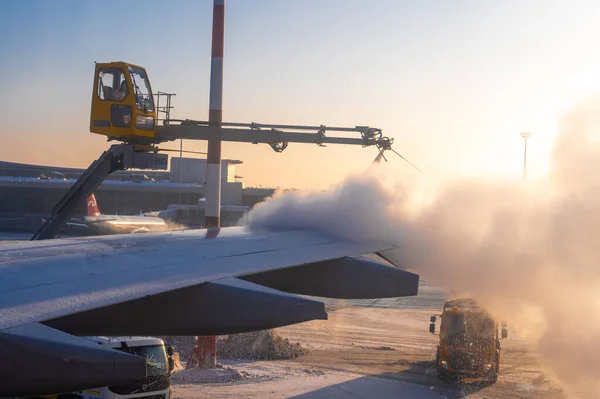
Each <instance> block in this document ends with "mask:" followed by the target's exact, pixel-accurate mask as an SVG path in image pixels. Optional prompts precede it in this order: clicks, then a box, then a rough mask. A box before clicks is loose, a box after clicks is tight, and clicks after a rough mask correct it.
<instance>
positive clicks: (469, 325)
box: [429, 298, 508, 382]
mask: <svg viewBox="0 0 600 399" xmlns="http://www.w3.org/2000/svg"><path fill="white" fill-rule="evenodd" d="M440 317H441V325H440V334H439V337H440V340H439V345H438V348H437V355H436V371H437V376H438V378H440V379H442V380H450V381H457V380H459V379H461V378H487V379H488V380H490V381H491V382H496V381H497V379H498V374H499V372H500V340H501V339H504V338H506V337H507V336H508V332H507V329H506V326H505V325H504V324H503V325H502V329H501V335H499V334H498V330H499V327H500V326H499V323H497V322H496V320H495V319H494V318H493V317H492V315H491V314H490V313H489V312H488V311H487V310H485V309H483V308H481V307H479V306H478V305H477V303H476V302H475V300H473V299H471V298H464V299H455V300H451V301H448V302H446V304H445V305H444V310H443V312H442V314H441V316H440ZM436 318H437V317H436V316H431V320H430V321H431V324H430V326H429V331H430V332H431V333H432V334H433V333H435V322H436Z"/></svg>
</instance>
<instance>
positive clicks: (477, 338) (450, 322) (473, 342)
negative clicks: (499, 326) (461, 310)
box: [440, 314, 495, 347]
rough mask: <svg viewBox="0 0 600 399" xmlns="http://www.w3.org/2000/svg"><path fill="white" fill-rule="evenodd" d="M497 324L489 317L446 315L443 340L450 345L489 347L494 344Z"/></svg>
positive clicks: (442, 327) (443, 320) (443, 324)
mask: <svg viewBox="0 0 600 399" xmlns="http://www.w3.org/2000/svg"><path fill="white" fill-rule="evenodd" d="M494 333H495V323H494V320H493V319H491V318H489V317H481V316H480V315H479V316H478V315H469V316H467V317H465V315H463V314H454V315H445V316H443V317H442V326H441V329H440V334H441V339H442V340H444V341H446V342H447V343H448V344H450V345H467V346H477V347H482V346H489V345H492V344H493V343H494V338H495V337H494V335H495V334H494Z"/></svg>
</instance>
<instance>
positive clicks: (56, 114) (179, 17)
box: [0, 0, 600, 188]
mask: <svg viewBox="0 0 600 399" xmlns="http://www.w3.org/2000/svg"><path fill="white" fill-rule="evenodd" d="M0 15H2V16H3V24H1V25H0V54H2V63H1V64H0V68H1V69H0V71H1V72H2V74H1V76H2V94H3V95H2V96H0V116H1V117H2V122H3V123H2V128H1V130H0V132H1V135H2V136H1V137H2V139H3V143H4V146H3V148H2V149H0V159H1V160H10V161H21V162H36V163H42V164H51V165H61V164H63V165H67V166H81V167H85V166H87V165H88V164H89V163H90V162H91V161H92V160H93V159H94V158H95V157H96V156H98V155H99V154H100V153H101V152H102V151H103V150H104V149H105V148H107V146H108V144H107V143H106V142H105V141H104V139H103V138H102V137H100V136H97V135H93V134H91V133H89V132H88V124H89V109H90V98H91V88H92V84H93V81H92V79H93V68H94V61H98V62H110V61H119V60H122V61H127V62H132V63H136V64H139V65H142V66H144V67H145V68H146V69H147V71H148V74H149V76H150V80H151V83H152V86H153V89H154V90H155V91H156V90H159V89H160V90H162V91H168V92H174V93H177V97H176V98H175V100H174V105H175V106H176V109H175V111H174V117H177V118H195V119H206V118H207V115H208V82H209V65H210V32H211V23H212V2H211V1H208V0H205V1H172V2H164V1H148V0H147V1H143V2H142V1H126V2H124V1H103V2H82V1H53V2H49V1H30V0H22V1H6V0H5V1H3V2H0ZM599 20H600V2H597V1H533V0H532V1H475V0H473V1H433V0H425V1H418V2H416V1H391V0H390V1H342V0H336V1H334V0H329V1H327V0H321V1H310V0H304V1H292V0H287V1H277V0H271V1H267V0H263V1H247V0H226V30H225V61H224V65H225V66H224V74H225V78H224V101H223V108H224V120H226V121H232V122H233V121H235V122H252V121H254V122H261V123H289V124H311V125H315V124H317V125H319V124H325V125H342V126H344V125H348V126H354V125H371V126H376V127H380V128H383V129H384V132H385V133H386V134H387V135H389V136H391V137H394V138H395V140H396V145H395V148H396V149H397V150H398V151H399V152H401V153H403V154H404V155H406V156H407V157H408V158H409V159H411V160H412V161H413V162H415V163H416V164H418V165H419V166H421V167H422V169H423V170H424V171H425V173H428V174H435V175H438V174H444V175H465V174H471V175H473V174H475V175H489V174H494V175H505V176H519V175H520V173H521V170H522V139H521V138H520V137H519V132H521V131H524V130H530V131H532V132H533V133H534V136H533V137H532V138H531V139H530V147H529V170H530V176H533V177H536V176H537V177H539V176H541V175H543V174H544V173H545V172H546V170H547V163H548V162H547V159H548V153H549V150H550V147H551V144H552V138H553V136H554V135H555V134H556V121H557V117H558V115H559V114H560V112H563V111H564V110H565V109H566V108H567V107H568V106H569V105H570V104H572V103H573V102H574V101H576V100H577V99H578V98H580V97H581V96H582V95H585V94H586V93H591V92H595V91H598V90H600V55H599V51H598V42H599V39H600V28H599V27H598V26H599V24H598V21H599ZM205 145H206V144H205V143H204V142H200V143H192V142H186V143H185V147H186V148H187V149H194V150H202V149H204V148H205ZM176 146H177V145H175V144H173V145H171V147H176ZM69 147H71V149H70V150H67V149H68V148H69ZM375 155H376V151H375V149H363V148H349V147H344V146H329V147H327V148H318V147H316V146H308V145H290V147H289V148H288V149H287V150H286V151H285V152H284V153H282V154H276V153H274V152H273V151H272V150H271V149H270V148H269V147H268V146H252V145H246V144H225V145H224V153H223V156H224V157H226V158H237V159H241V160H243V161H245V164H244V165H241V166H240V167H238V173H239V174H241V175H243V176H244V177H245V181H246V182H247V183H248V184H250V185H259V184H261V185H263V186H265V185H270V186H285V187H294V186H295V187H311V186H314V187H318V188H320V187H325V186H326V185H328V184H331V183H334V182H336V181H338V180H340V179H341V178H342V177H343V176H344V175H346V174H347V173H349V172H352V171H359V170H361V169H364V168H365V167H366V166H367V165H368V164H369V163H370V162H371V161H372V159H373V158H374V157H375ZM390 161H391V162H394V164H395V165H397V166H398V168H406V170H407V171H408V167H407V166H405V165H404V164H403V163H402V162H401V161H400V160H399V159H394V158H391V159H390Z"/></svg>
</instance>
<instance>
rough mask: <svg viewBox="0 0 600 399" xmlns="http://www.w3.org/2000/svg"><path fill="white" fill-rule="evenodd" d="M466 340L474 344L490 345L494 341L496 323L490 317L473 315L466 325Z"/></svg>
mask: <svg viewBox="0 0 600 399" xmlns="http://www.w3.org/2000/svg"><path fill="white" fill-rule="evenodd" d="M466 327H467V328H466V334H465V335H466V337H465V338H466V340H467V341H468V342H469V343H470V344H473V346H489V345H492V344H493V343H494V335H495V334H494V332H495V327H496V324H495V323H494V320H492V319H491V318H489V317H471V318H469V320H468V322H467V325H466Z"/></svg>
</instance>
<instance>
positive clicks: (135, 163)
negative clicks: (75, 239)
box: [31, 144, 167, 241]
mask: <svg viewBox="0 0 600 399" xmlns="http://www.w3.org/2000/svg"><path fill="white" fill-rule="evenodd" d="M128 168H138V169H162V170H166V169H167V155H164V154H157V153H154V152H148V151H147V148H142V149H141V150H140V149H139V147H138V148H136V147H135V146H133V145H127V144H115V145H113V146H111V147H110V148H109V149H108V150H107V151H104V153H103V154H102V155H101V156H100V158H98V159H97V160H95V161H94V162H93V163H92V164H91V165H90V166H89V167H88V168H87V169H86V171H85V172H84V173H83V174H82V175H81V176H80V177H79V179H77V181H76V182H75V184H73V186H72V187H71V188H70V189H69V191H67V193H66V194H65V195H64V196H63V197H62V199H61V200H60V201H59V202H58V203H57V204H56V205H55V206H54V208H53V209H52V212H51V215H50V217H49V218H48V219H47V220H46V221H45V222H44V224H43V225H42V227H40V229H39V230H38V231H37V232H36V233H35V234H34V235H33V237H31V241H33V240H45V239H47V238H54V237H55V236H56V234H58V232H59V231H60V229H61V228H62V227H63V226H64V225H65V223H67V221H68V220H69V219H70V217H71V216H72V215H73V212H75V209H77V205H79V203H80V202H81V201H82V199H86V198H88V197H89V196H90V195H91V194H92V193H93V192H94V190H96V188H98V186H99V185H100V184H102V182H103V181H104V179H106V177H107V176H108V175H109V174H111V173H112V172H114V171H117V170H122V169H128Z"/></svg>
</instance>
